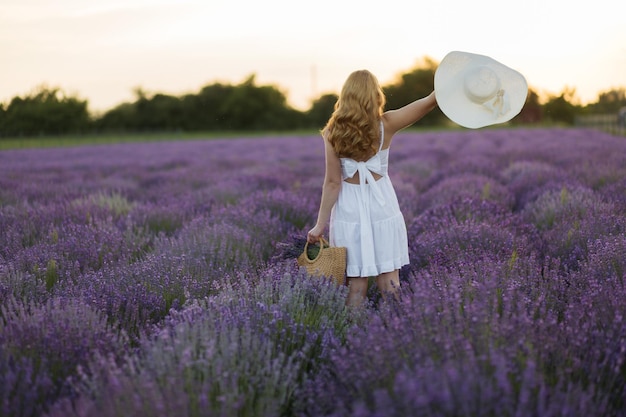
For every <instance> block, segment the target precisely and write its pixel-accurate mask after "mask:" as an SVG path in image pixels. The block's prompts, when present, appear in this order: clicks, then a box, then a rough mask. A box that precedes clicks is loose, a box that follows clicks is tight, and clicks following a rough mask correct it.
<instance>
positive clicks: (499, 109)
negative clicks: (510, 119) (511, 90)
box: [483, 88, 511, 117]
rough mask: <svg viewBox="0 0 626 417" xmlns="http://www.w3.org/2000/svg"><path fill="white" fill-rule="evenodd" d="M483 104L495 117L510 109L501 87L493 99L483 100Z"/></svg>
mask: <svg viewBox="0 0 626 417" xmlns="http://www.w3.org/2000/svg"><path fill="white" fill-rule="evenodd" d="M483 106H484V107H485V108H486V109H487V110H489V111H491V112H492V113H493V114H494V116H496V117H500V116H504V115H505V114H507V113H508V112H509V110H510V109H511V106H510V105H509V98H508V96H507V95H506V91H504V89H503V88H501V89H499V90H498V92H497V93H496V95H495V97H494V98H493V99H491V100H487V101H486V102H484V103H483Z"/></svg>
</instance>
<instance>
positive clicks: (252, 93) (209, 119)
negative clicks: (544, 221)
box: [0, 57, 626, 138]
mask: <svg viewBox="0 0 626 417" xmlns="http://www.w3.org/2000/svg"><path fill="white" fill-rule="evenodd" d="M437 66H438V63H437V62H435V61H434V60H433V59H431V58H429V57H424V58H422V59H421V60H419V61H418V62H417V63H416V65H415V67H414V68H412V69H410V70H409V71H407V72H404V73H401V74H399V75H398V76H397V78H396V80H395V81H394V82H392V83H390V84H388V85H384V86H383V90H384V92H385V94H386V97H387V106H386V108H387V109H395V108H399V107H401V106H404V105H406V104H408V103H410V102H411V101H413V100H415V99H416V98H418V97H424V96H426V95H428V94H430V92H431V91H433V89H434V75H435V71H436V70H437ZM134 92H135V96H136V99H135V101H133V102H127V103H122V104H120V105H118V106H116V107H114V108H112V109H110V110H108V111H106V112H105V113H103V114H101V115H97V116H93V117H90V115H89V113H88V110H87V102H86V101H83V100H80V99H78V98H76V97H73V96H68V95H66V94H64V93H63V92H62V91H61V90H60V89H59V88H48V87H46V86H41V87H39V88H37V89H36V90H35V91H34V92H33V93H31V94H29V95H26V96H24V97H15V98H13V99H12V100H11V101H10V103H8V104H6V103H0V138H2V137H22V138H23V137H34V136H50V135H67V134H84V133H96V134H103V133H104V134H106V133H109V134H110V133H113V134H120V133H134V134H137V133H148V134H150V133H154V132H210V131H213V132H241V131H289V130H297V129H316V130H317V129H321V128H322V127H323V126H324V125H325V124H326V121H327V120H328V118H329V117H330V115H331V114H332V112H333V110H334V105H335V102H336V101H337V95H336V94H324V95H322V96H321V97H319V98H318V99H316V100H314V101H313V102H312V103H311V107H310V108H309V109H308V110H307V111H304V112H301V111H298V110H296V109H294V108H292V107H291V106H290V105H289V104H288V103H287V100H286V96H285V94H284V93H283V92H282V91H281V90H280V88H278V87H277V86H274V85H257V83H256V79H255V75H254V74H252V75H250V76H248V78H246V79H245V80H244V81H243V82H241V83H240V84H224V83H220V82H217V83H214V84H209V85H206V86H203V87H202V88H201V89H200V90H199V91H198V92H197V93H189V94H184V95H182V96H173V95H168V94H163V93H155V94H149V93H147V92H146V91H144V90H142V89H141V88H136V89H135V91H134ZM573 99H574V90H572V89H565V90H564V91H563V92H561V93H560V94H559V95H556V96H550V97H548V99H547V102H546V103H545V104H541V103H540V101H539V95H538V94H537V93H536V92H535V91H533V90H532V89H530V90H529V94H528V96H527V99H526V103H525V104H524V107H523V109H522V111H521V113H520V114H519V115H518V116H516V117H515V118H514V119H513V120H512V122H513V123H539V122H541V121H543V120H544V119H545V121H548V122H552V123H559V124H568V125H571V124H574V121H575V118H576V116H578V115H580V114H614V113H617V111H618V110H619V109H620V108H623V107H625V106H626V88H623V87H622V88H618V89H613V90H609V91H606V92H603V93H601V94H600V95H599V97H598V101H597V102H596V103H592V104H589V105H587V106H586V107H584V108H583V107H582V106H579V105H576V104H573ZM419 123H420V125H422V126H437V125H445V124H447V123H449V121H448V119H447V118H446V117H445V115H444V114H443V113H442V112H441V110H439V109H438V108H436V109H435V110H434V111H432V112H430V113H429V114H428V115H426V116H425V117H424V118H423V119H422V120H420V122H419Z"/></svg>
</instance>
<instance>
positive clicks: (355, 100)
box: [322, 70, 385, 161]
mask: <svg viewBox="0 0 626 417" xmlns="http://www.w3.org/2000/svg"><path fill="white" fill-rule="evenodd" d="M384 107H385V94H384V93H383V90H382V88H381V87H380V84H379V83H378V80H377V79H376V77H375V76H374V75H373V74H372V73H371V72H369V71H368V70H359V71H354V72H353V73H352V74H350V75H349V76H348V79H347V80H346V82H345V83H344V84H343V87H342V89H341V93H340V95H339V99H338V100H337V102H336V103H335V110H334V111H333V114H332V115H331V117H330V119H329V120H328V123H326V126H325V127H324V129H322V132H323V133H326V135H327V139H328V141H329V142H330V144H331V145H332V147H333V149H334V150H335V153H336V154H337V155H338V156H339V157H340V158H352V159H354V160H357V161H364V160H367V159H368V158H370V157H371V156H373V155H374V154H375V153H376V152H377V151H378V147H379V144H380V141H381V140H383V138H381V137H380V120H381V117H382V114H383V109H384Z"/></svg>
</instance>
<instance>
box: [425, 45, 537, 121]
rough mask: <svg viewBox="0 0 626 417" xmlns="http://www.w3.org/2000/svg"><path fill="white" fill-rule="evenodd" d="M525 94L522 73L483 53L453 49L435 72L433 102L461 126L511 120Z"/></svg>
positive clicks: (518, 110) (524, 81)
mask: <svg viewBox="0 0 626 417" xmlns="http://www.w3.org/2000/svg"><path fill="white" fill-rule="evenodd" d="M527 94H528V84H527V83H526V79H525V78H524V76H523V75H522V74H520V73H519V72H517V71H515V70H514V69H511V68H509V67H507V66H506V65H503V64H501V63H499V62H498V61H496V60H494V59H492V58H490V57H488V56H485V55H477V54H471V53H468V52H459V51H453V52H450V53H449V54H448V55H446V56H445V57H444V58H443V60H442V61H441V63H440V64H439V67H438V68H437V71H435V96H436V98H437V105H438V106H439V108H440V109H441V111H443V113H444V114H445V115H446V116H447V117H448V118H450V119H451V120H452V121H453V122H455V123H457V124H459V125H461V126H464V127H468V128H472V129H476V128H479V127H483V126H488V125H493V124H497V123H504V122H507V121H509V120H511V119H512V118H513V117H514V116H515V115H517V114H518V113H519V112H520V111H521V110H522V107H523V106H524V103H525V102H526V95H527Z"/></svg>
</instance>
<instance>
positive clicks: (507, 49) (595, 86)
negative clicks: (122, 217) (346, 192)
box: [0, 0, 626, 113]
mask: <svg viewBox="0 0 626 417" xmlns="http://www.w3.org/2000/svg"><path fill="white" fill-rule="evenodd" d="M619 4H620V2H616V1H615V0H594V1H592V2H589V1H584V2H582V1H580V2H579V1H573V0H526V1H525V2H521V1H519V0H517V1H509V0H435V1H418V0H378V1H370V0H356V1H352V0H346V1H343V0H315V1H311V0H309V1H299V0H265V1H263V0H245V1H244V0H0V103H6V104H8V102H9V101H10V100H11V98H13V97H15V96H24V95H27V94H30V93H32V92H33V91H34V90H35V89H36V88H37V87H39V86H42V85H45V86H48V87H50V88H60V89H61V90H62V91H63V92H65V93H66V94H68V95H74V96H77V97H79V98H81V99H83V100H87V101H88V103H89V110H90V111H91V112H93V113H99V112H103V111H106V110H109V109H111V108H113V107H115V106H116V105H119V104H121V103H123V102H132V101H134V100H135V98H136V96H135V93H134V91H135V90H136V89H137V88H141V89H142V90H143V91H145V92H147V93H148V94H154V93H163V94H171V95H175V96H181V95H184V94H188V93H191V94H195V93H197V92H198V91H200V89H201V88H202V87H204V86H206V85H210V84H214V83H216V82H221V83H230V84H235V85H236V84H239V83H241V82H243V81H244V80H245V79H247V78H248V77H249V76H250V75H253V74H254V75H255V77H256V78H255V80H256V83H257V85H274V86H276V87H277V88H279V89H280V90H281V91H282V92H283V93H284V94H285V95H286V97H287V101H288V103H289V104H290V105H291V106H293V107H295V108H297V109H301V110H306V109H308V108H309V106H310V104H311V101H312V100H313V99H315V98H318V97H319V96H321V95H322V94H325V93H338V92H339V90H340V89H341V85H342V84H343V82H344V81H345V79H346V77H347V76H348V75H349V73H350V72H352V71H354V70H357V69H362V68H366V69H369V70H370V71H372V72H373V73H374V74H375V75H376V76H377V77H378V79H379V81H380V82H381V84H382V85H385V84H389V83H392V82H393V81H394V80H395V79H397V77H398V76H399V75H401V74H402V73H405V72H409V71H411V70H412V69H414V68H415V67H416V66H417V65H419V63H420V62H421V60H422V59H423V58H424V57H429V58H431V59H433V60H434V61H435V62H440V61H441V60H442V59H443V58H444V56H445V55H446V54H447V53H448V52H450V51H455V50H456V51H465V52H472V53H477V54H483V55H488V56H490V57H492V58H493V59H495V60H497V61H499V62H501V63H503V64H505V65H507V66H509V67H511V68H514V69H516V70H517V71H519V72H521V73H522V74H523V75H524V76H525V77H526V80H527V82H528V84H529V86H530V88H532V89H533V90H535V91H536V92H538V93H539V94H540V95H550V94H552V95H559V94H560V93H561V92H562V91H563V90H564V89H565V88H575V90H576V97H577V99H578V100H579V101H580V103H581V104H586V103H588V102H593V101H596V100H597V97H598V94H599V93H600V92H602V91H607V90H610V89H614V88H620V87H626V24H624V22H625V20H624V16H625V14H624V11H625V9H626V6H623V5H622V6H619ZM416 98H419V97H416Z"/></svg>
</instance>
